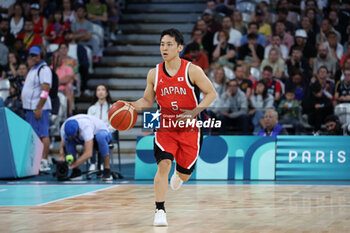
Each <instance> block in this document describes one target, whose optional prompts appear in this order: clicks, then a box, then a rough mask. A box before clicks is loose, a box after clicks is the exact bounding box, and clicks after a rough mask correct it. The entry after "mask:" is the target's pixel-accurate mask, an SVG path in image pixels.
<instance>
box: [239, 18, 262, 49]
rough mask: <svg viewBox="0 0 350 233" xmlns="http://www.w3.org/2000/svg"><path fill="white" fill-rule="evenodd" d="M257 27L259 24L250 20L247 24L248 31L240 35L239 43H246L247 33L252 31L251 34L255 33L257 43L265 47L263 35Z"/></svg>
mask: <svg viewBox="0 0 350 233" xmlns="http://www.w3.org/2000/svg"><path fill="white" fill-rule="evenodd" d="M258 28H259V25H258V24H257V23H256V22H250V23H249V24H248V33H247V34H245V35H244V36H243V37H242V41H241V45H244V44H247V43H248V35H249V34H250V33H253V34H256V35H257V43H258V44H259V45H261V46H262V47H265V45H266V39H265V36H264V35H263V34H260V33H259V32H258Z"/></svg>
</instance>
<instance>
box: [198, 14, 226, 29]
mask: <svg viewBox="0 0 350 233" xmlns="http://www.w3.org/2000/svg"><path fill="white" fill-rule="evenodd" d="M202 20H203V21H204V22H205V24H206V25H207V26H208V31H210V32H212V33H215V32H218V31H221V30H222V26H221V24H220V23H219V22H217V21H215V19H214V17H213V11H211V10H209V9H205V10H204V12H203V15H202Z"/></svg>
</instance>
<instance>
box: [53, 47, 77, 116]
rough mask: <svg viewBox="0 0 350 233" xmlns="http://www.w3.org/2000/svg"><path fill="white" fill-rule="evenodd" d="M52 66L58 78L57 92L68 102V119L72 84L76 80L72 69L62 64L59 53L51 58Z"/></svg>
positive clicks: (70, 112) (72, 100)
mask: <svg viewBox="0 0 350 233" xmlns="http://www.w3.org/2000/svg"><path fill="white" fill-rule="evenodd" d="M53 63H54V65H52V66H51V69H52V68H53V66H55V67H56V74H57V76H58V79H59V82H60V85H59V87H58V91H61V92H62V93H63V94H64V95H65V96H66V97H67V100H68V117H70V116H72V115H73V102H74V99H73V91H72V83H73V81H74V80H75V79H76V77H75V74H74V71H73V68H72V67H70V66H67V65H64V64H63V61H62V56H61V55H60V54H59V53H56V54H55V55H54V56H53Z"/></svg>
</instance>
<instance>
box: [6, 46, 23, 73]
mask: <svg viewBox="0 0 350 233" xmlns="http://www.w3.org/2000/svg"><path fill="white" fill-rule="evenodd" d="M19 63H20V61H19V57H18V55H17V54H16V53H15V52H9V53H8V64H7V66H6V67H5V72H6V77H14V76H16V75H17V69H18V65H19Z"/></svg>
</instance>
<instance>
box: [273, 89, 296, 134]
mask: <svg viewBox="0 0 350 233" xmlns="http://www.w3.org/2000/svg"><path fill="white" fill-rule="evenodd" d="M294 98H295V90H294V89H292V88H291V89H286V92H285V94H284V98H283V99H282V100H281V102H280V104H279V105H278V115H279V118H280V120H279V123H280V124H281V125H284V124H290V125H292V126H293V129H294V131H295V134H296V135H299V134H300V133H301V128H302V125H301V123H300V122H299V113H300V105H299V102H298V101H297V100H295V99H294Z"/></svg>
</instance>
